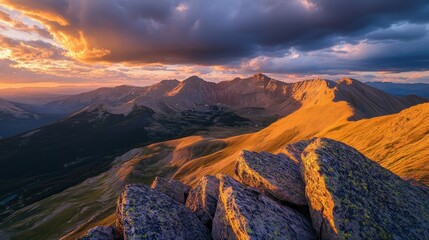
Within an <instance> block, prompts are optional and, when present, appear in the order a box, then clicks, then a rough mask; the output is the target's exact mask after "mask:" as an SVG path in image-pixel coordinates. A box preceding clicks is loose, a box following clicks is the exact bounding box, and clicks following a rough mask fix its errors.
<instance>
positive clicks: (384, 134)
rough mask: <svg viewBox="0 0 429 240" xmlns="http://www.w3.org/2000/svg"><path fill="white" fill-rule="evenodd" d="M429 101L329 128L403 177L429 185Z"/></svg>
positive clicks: (329, 134)
mask: <svg viewBox="0 0 429 240" xmlns="http://www.w3.org/2000/svg"><path fill="white" fill-rule="evenodd" d="M428 118H429V104H428V103H426V104H420V105H416V106H414V107H411V108H409V109H405V110H404V111H402V112H400V113H398V114H393V115H389V116H382V117H377V118H372V119H363V120H360V121H357V122H351V123H348V124H345V125H339V126H337V127H335V128H332V129H329V130H326V131H324V132H322V133H320V134H318V135H319V136H326V137H329V138H333V139H337V140H339V141H342V142H344V143H347V144H349V145H351V146H353V147H355V148H356V149H358V150H359V151H361V152H362V153H364V154H365V155H367V156H369V157H371V158H372V159H374V160H376V161H377V162H378V163H380V164H381V165H382V166H383V167H385V168H387V169H389V170H391V171H392V172H394V173H396V174H397V175H399V176H401V177H403V178H406V179H408V178H412V179H415V180H418V181H420V182H422V183H424V184H426V185H429V122H428V121H427V119H428Z"/></svg>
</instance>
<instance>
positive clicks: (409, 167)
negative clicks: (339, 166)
mask: <svg viewBox="0 0 429 240" xmlns="http://www.w3.org/2000/svg"><path fill="white" fill-rule="evenodd" d="M352 112H353V111H352V109H351V108H349V107H348V106H347V104H346V103H345V102H333V103H330V104H326V105H322V106H306V107H303V108H301V109H300V110H298V111H296V112H295V113H293V114H291V115H289V116H287V117H285V118H283V119H281V120H279V121H277V122H275V123H274V124H272V125H271V126H269V127H267V128H266V129H264V130H262V131H260V132H257V133H254V134H246V135H241V136H236V137H232V138H227V139H223V141H225V143H226V144H227V147H225V148H223V149H222V150H220V151H218V152H215V153H213V154H209V155H206V156H203V157H201V158H196V159H193V160H192V161H189V162H187V163H186V164H185V165H183V166H182V167H181V168H180V169H179V170H178V171H177V173H176V175H175V177H176V178H178V179H180V180H182V181H184V182H186V183H189V184H191V185H193V184H195V181H196V180H197V179H199V178H200V177H201V176H203V175H206V174H210V175H215V174H217V173H219V172H224V173H230V174H231V173H232V172H233V171H234V165H235V161H236V159H237V156H238V154H239V153H240V151H242V150H243V149H245V150H250V151H269V152H280V151H281V149H282V148H283V147H284V146H285V145H286V144H287V143H291V142H295V141H298V140H301V139H308V138H311V137H314V136H324V137H330V138H333V139H336V140H339V141H343V142H345V143H346V144H349V145H351V146H353V147H355V148H357V149H358V150H359V151H362V152H363V153H364V154H365V155H367V156H368V157H369V158H371V159H373V160H374V161H377V162H379V163H380V164H381V165H382V166H384V167H386V168H387V169H389V170H391V171H392V172H394V173H396V174H397V175H399V176H401V177H403V178H414V179H416V180H419V181H421V182H423V183H425V184H427V185H429V167H428V162H429V123H428V122H427V121H426V122H425V119H427V118H428V116H429V104H421V105H418V106H415V107H412V108H410V109H406V110H404V111H402V112H400V113H398V114H392V115H388V116H383V117H377V118H371V119H364V120H360V121H357V122H350V121H347V119H348V117H350V116H351V114H352Z"/></svg>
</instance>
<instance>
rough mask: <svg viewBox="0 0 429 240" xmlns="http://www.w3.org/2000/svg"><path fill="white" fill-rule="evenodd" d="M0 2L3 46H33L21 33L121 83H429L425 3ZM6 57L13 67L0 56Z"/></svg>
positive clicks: (221, 0) (416, 0)
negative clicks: (176, 76) (185, 76)
mask: <svg viewBox="0 0 429 240" xmlns="http://www.w3.org/2000/svg"><path fill="white" fill-rule="evenodd" d="M0 2H1V4H2V6H3V7H2V8H0V22H1V23H0V31H1V33H2V35H3V37H2V40H1V41H2V42H3V41H12V40H10V39H7V38H14V37H15V38H16V36H20V35H19V34H18V35H17V34H16V33H15V34H14V32H13V31H15V32H16V31H20V32H25V33H26V34H27V35H28V34H29V35H31V36H33V39H31V38H30V37H28V36H27V35H25V34H24V35H22V37H21V38H20V39H19V41H20V43H24V44H21V45H28V44H27V43H28V42H29V41H30V39H31V40H32V41H31V42H30V44H35V42H34V36H37V38H39V39H41V40H43V41H44V42H47V43H50V44H51V46H50V48H51V49H57V48H58V49H59V50H58V51H60V52H61V51H63V52H62V53H61V56H63V57H64V58H66V59H67V61H69V62H70V63H73V64H84V63H85V64H88V63H92V64H94V63H97V64H99V63H103V64H106V63H109V64H110V65H109V66H113V65H115V66H118V64H119V65H121V67H122V65H126V68H127V69H128V72H127V71H123V70H121V69H119V70H118V69H117V68H115V69H114V70H112V69H111V70H112V71H118V72H117V74H120V73H121V74H124V77H125V78H127V77H131V76H129V75H130V73H129V72H133V73H135V66H139V67H141V66H144V67H143V70H141V69H140V70H141V71H143V72H145V74H148V72H150V71H153V70H157V71H161V72H162V71H164V72H163V74H164V75H166V76H172V75H173V74H172V72H176V73H177V72H178V71H181V72H183V71H191V72H197V73H200V74H208V73H211V74H213V73H218V74H219V73H230V74H247V73H249V72H254V71H263V72H269V73H278V74H288V75H291V74H293V75H328V76H335V75H339V74H346V75H362V73H361V72H369V74H365V75H368V77H369V78H370V79H372V78H374V79H377V77H379V76H380V75H381V74H382V73H386V72H387V73H388V74H392V73H399V72H413V74H415V72H420V75H421V77H420V78H419V80H420V81H425V80H427V78H428V77H427V76H428V75H429V73H428V72H427V71H428V70H429V69H428V68H429V49H428V48H427V44H428V43H429V35H428V32H429V27H428V26H429V25H428V23H429V3H428V2H427V1H426V0H411V1H402V0H379V1H371V0H363V1H338V0H291V1H281V0H255V1H246V0H218V1H210V0H187V1H186V0H182V1H179V0H161V1H151V0H92V1H84V0H57V1H49V0H39V1H20V0H0ZM18 38H19V37H18ZM15 40H16V39H15ZM16 41H18V40H16ZM39 45H40V44H39ZM2 48H3V49H4V48H7V47H3V46H2ZM41 48H42V49H44V48H46V46H42V47H41ZM11 51H12V53H9V55H11V54H12V55H13V54H14V53H13V51H15V50H14V49H12V50H11ZM18 51H19V50H18ZM2 55H3V56H6V57H8V58H9V60H13V61H17V59H13V58H11V57H10V56H9V55H7V54H6V53H5V50H3V53H2V52H1V49H0V57H1V56H2ZM57 57H58V55H56V54H52V55H51V56H50V57H49V58H48V59H52V58H57ZM3 58H5V57H3ZM18 62H19V61H18ZM82 62H83V63H82ZM148 64H149V66H148ZM130 65H131V66H130ZM380 72H381V73H380ZM140 76H141V75H139V74H137V75H136V74H134V77H136V78H138V77H140ZM396 78H397V79H396V80H401V79H402V78H403V79H402V80H404V81H406V80H407V79H408V80H409V79H411V77H408V78H407V77H406V76H405V77H404V76H403V75H396ZM413 79H414V80H415V79H416V78H413ZM422 79H423V80H422Z"/></svg>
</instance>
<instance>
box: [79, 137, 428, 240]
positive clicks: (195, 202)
mask: <svg viewBox="0 0 429 240" xmlns="http://www.w3.org/2000/svg"><path fill="white" fill-rule="evenodd" d="M428 229H429V192H428V191H427V189H425V187H423V186H419V185H417V184H412V182H410V181H406V180H403V179H401V178H399V177H398V176H396V175H395V174H393V173H391V172H390V171H388V170H386V169H384V168H383V167H381V166H380V165H379V164H377V163H375V162H374V161H372V160H370V159H368V158H367V157H365V156H364V155H363V154H361V153H359V152H358V151H357V150H355V149H354V148H352V147H350V146H347V145H345V144H343V143H341V142H337V141H334V140H331V139H326V138H314V139H310V140H306V141H301V142H298V143H294V144H290V145H288V146H286V147H285V148H284V150H283V151H282V153H279V154H271V153H267V152H259V153H257V152H249V151H243V152H242V154H241V155H240V157H239V158H238V160H237V164H236V169H235V176H228V175H222V174H219V175H217V176H204V177H203V178H202V179H200V181H199V182H198V183H197V184H196V186H195V187H194V188H192V189H191V188H190V187H189V186H187V185H185V184H183V183H181V182H179V181H176V180H171V179H165V178H156V179H155V181H154V183H153V184H152V186H151V187H148V186H146V185H144V184H131V185H127V186H126V187H125V189H124V190H123V191H122V193H121V195H120V196H119V199H118V203H117V223H116V226H104V227H95V228H93V229H91V230H90V231H89V232H88V234H87V235H86V236H84V237H82V238H81V239H85V240H98V239H112V240H114V239H127V240H128V239H214V240H220V239H303V240H306V239H333V240H336V239H410V240H411V239H429V231H428Z"/></svg>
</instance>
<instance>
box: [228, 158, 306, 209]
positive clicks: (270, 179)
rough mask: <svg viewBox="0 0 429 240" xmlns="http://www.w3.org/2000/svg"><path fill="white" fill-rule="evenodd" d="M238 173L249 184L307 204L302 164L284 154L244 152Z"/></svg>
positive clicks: (240, 159) (244, 182)
mask: <svg viewBox="0 0 429 240" xmlns="http://www.w3.org/2000/svg"><path fill="white" fill-rule="evenodd" d="M235 173H236V175H237V177H238V179H239V180H240V182H242V183H243V184H245V185H247V186H251V187H255V188H258V189H261V190H262V191H264V192H267V193H269V194H270V195H272V196H274V197H275V198H277V199H279V200H281V201H287V202H290V203H293V204H296V205H301V206H303V205H307V200H306V199H305V186H304V182H303V180H302V177H301V172H300V164H299V163H297V162H295V161H293V160H292V159H291V158H289V157H287V156H286V155H284V154H278V155H275V154H271V153H267V152H259V153H256V152H250V151H243V152H242V153H241V154H240V156H239V158H238V161H237V164H236V168H235Z"/></svg>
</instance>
